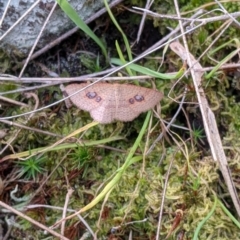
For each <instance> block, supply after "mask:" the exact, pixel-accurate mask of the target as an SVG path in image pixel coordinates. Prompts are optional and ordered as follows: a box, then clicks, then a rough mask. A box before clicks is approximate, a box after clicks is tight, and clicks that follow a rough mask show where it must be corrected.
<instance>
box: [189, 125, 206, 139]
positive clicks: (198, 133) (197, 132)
mask: <svg viewBox="0 0 240 240" xmlns="http://www.w3.org/2000/svg"><path fill="white" fill-rule="evenodd" d="M203 133H204V129H203V128H201V127H198V128H195V126H193V130H192V136H193V140H194V142H195V143H197V142H198V141H201V142H202V139H203V138H205V135H204V134H203Z"/></svg>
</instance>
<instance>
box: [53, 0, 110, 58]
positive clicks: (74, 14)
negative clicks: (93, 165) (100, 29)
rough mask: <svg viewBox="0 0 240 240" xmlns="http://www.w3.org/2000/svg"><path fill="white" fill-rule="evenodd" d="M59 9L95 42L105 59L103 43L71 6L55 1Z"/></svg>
mask: <svg viewBox="0 0 240 240" xmlns="http://www.w3.org/2000/svg"><path fill="white" fill-rule="evenodd" d="M56 1H57V3H58V5H59V6H60V7H61V9H62V10H63V11H64V12H65V13H66V15H67V16H68V17H69V18H70V19H71V20H72V21H73V22H74V23H75V24H76V25H77V26H78V27H79V28H80V29H81V30H82V31H84V32H85V33H86V34H87V35H88V36H89V37H90V38H92V39H93V41H95V42H96V43H97V44H98V46H99V47H100V48H101V50H102V52H103V54H104V56H105V58H106V59H107V50H106V48H105V46H104V44H103V42H102V41H101V40H100V39H99V38H98V37H97V35H96V34H95V33H94V32H93V31H92V30H91V29H90V28H89V27H88V25H87V24H86V23H85V22H84V21H83V20H82V19H81V18H80V17H79V16H78V14H77V12H76V11H75V10H74V9H73V8H72V6H71V5H70V4H69V3H68V2H67V1H66V0H56Z"/></svg>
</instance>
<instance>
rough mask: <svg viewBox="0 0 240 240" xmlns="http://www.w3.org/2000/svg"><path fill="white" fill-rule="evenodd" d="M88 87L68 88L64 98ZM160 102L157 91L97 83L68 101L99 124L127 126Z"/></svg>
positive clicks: (76, 86)
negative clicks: (87, 113) (115, 123)
mask: <svg viewBox="0 0 240 240" xmlns="http://www.w3.org/2000/svg"><path fill="white" fill-rule="evenodd" d="M88 85H89V84H88V83H81V84H69V85H68V86H66V87H65V91H66V93H67V95H68V96H69V95H71V94H73V93H75V92H77V91H78V90H80V89H82V88H84V87H86V86H88ZM162 98H163V94H162V93H161V92H159V91H157V90H154V89H150V88H145V87H139V86H136V85H132V84H119V83H114V84H110V83H96V84H94V85H92V86H90V87H88V88H86V89H85V90H83V91H81V92H78V93H77V94H75V95H73V96H71V97H70V100H71V101H72V102H73V104H75V105H76V106H77V107H78V108H80V109H82V110H85V111H88V112H90V115H91V117H92V118H93V119H94V120H95V121H98V122H100V123H105V124H106V123H111V122H113V121H116V120H118V121H123V122H129V121H132V120H133V119H135V118H136V117H138V116H139V114H141V113H142V112H146V111H148V110H150V109H151V108H153V107H154V106H155V105H156V104H157V103H159V101H160V100H161V99H162Z"/></svg>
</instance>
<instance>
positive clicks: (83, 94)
mask: <svg viewBox="0 0 240 240" xmlns="http://www.w3.org/2000/svg"><path fill="white" fill-rule="evenodd" d="M88 85H89V84H88V83H80V84H77V83H76V84H74V83H73V84H69V85H68V86H66V87H65V91H66V93H67V95H68V96H69V95H71V94H73V93H75V92H77V91H79V90H81V89H83V88H84V87H86V86H88ZM98 92H99V90H98V89H97V88H96V86H95V85H92V86H90V87H88V88H86V89H84V90H82V91H80V92H78V93H76V94H75V95H73V96H71V97H70V100H71V101H72V103H73V104H75V105H76V106H77V107H78V108H80V109H82V110H85V111H88V112H90V111H92V110H93V109H96V108H98V107H99V106H100V105H101V104H102V101H101V102H97V101H96V98H89V97H88V96H87V94H88V93H92V94H95V93H96V94H98Z"/></svg>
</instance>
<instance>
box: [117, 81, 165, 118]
mask: <svg viewBox="0 0 240 240" xmlns="http://www.w3.org/2000/svg"><path fill="white" fill-rule="evenodd" d="M119 85H120V84H119ZM121 86H123V85H120V86H119V96H121V97H120V98H119V99H118V108H117V112H116V119H117V120H120V121H132V120H133V119H135V118H136V117H137V116H139V115H140V114H141V113H143V112H146V111H148V110H150V109H152V108H153V107H154V106H155V105H156V104H157V103H159V102H160V100H161V99H162V98H163V94H162V93H161V92H159V91H157V90H154V89H150V88H144V87H139V86H135V85H127V87H123V88H122V87H121ZM125 86H126V85H125ZM136 96H137V97H139V98H140V99H141V101H137V100H136Z"/></svg>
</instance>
